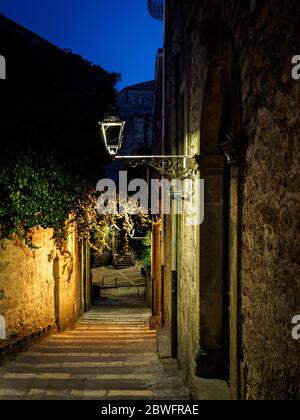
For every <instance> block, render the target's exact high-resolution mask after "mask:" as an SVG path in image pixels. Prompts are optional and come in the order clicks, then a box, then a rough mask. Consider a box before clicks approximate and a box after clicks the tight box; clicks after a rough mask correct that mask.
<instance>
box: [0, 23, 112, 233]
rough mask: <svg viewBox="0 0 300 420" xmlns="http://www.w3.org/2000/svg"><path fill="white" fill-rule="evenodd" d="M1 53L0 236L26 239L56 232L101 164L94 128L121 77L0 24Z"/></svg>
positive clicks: (99, 171)
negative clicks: (43, 230)
mask: <svg viewBox="0 0 300 420" xmlns="http://www.w3.org/2000/svg"><path fill="white" fill-rule="evenodd" d="M17 29H18V28H17ZM0 53H1V54H2V55H3V56H4V57H5V58H6V62H7V80H6V81H5V82H3V83H1V87H0V100H1V104H2V112H1V113H0V153H1V154H0V165H1V166H0V200H1V203H0V237H1V238H5V237H10V236H11V235H12V234H19V235H21V236H22V235H23V236H24V235H25V236H26V232H27V230H28V229H31V228H32V227H34V226H43V227H54V228H55V229H57V231H59V229H60V230H61V229H62V226H63V224H64V222H65V221H66V220H67V218H68V214H69V213H70V211H72V209H74V208H76V202H77V201H78V199H79V198H81V199H82V196H83V195H84V194H85V193H87V191H89V193H90V191H91V188H92V187H94V186H95V184H96V182H97V180H98V179H99V178H100V177H101V176H102V174H103V171H102V168H103V166H104V165H105V164H106V163H107V162H108V156H107V154H106V152H105V148H104V146H103V145H102V143H101V141H100V135H99V125H98V121H100V120H101V119H102V118H103V116H104V114H105V112H106V111H107V109H109V108H110V107H112V106H115V104H116V83H117V82H118V80H120V74H118V73H109V72H107V71H106V70H104V69H103V68H101V67H100V66H97V65H93V64H92V63H91V62H89V61H87V60H85V59H83V58H82V57H81V56H79V55H76V54H73V53H72V52H70V51H64V50H61V49H59V48H57V47H55V46H53V45H51V44H50V43H48V42H46V41H43V40H40V39H39V38H36V39H35V36H34V35H31V34H28V33H26V31H25V33H23V32H22V30H16V31H11V30H8V29H7V28H6V27H5V25H2V24H1V19H0ZM53 197H55V199H54V198H53ZM60 233H61V232H60Z"/></svg>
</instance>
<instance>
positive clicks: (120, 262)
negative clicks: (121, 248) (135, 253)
mask: <svg viewBox="0 0 300 420" xmlns="http://www.w3.org/2000/svg"><path fill="white" fill-rule="evenodd" d="M113 265H114V267H115V269H116V270H123V269H124V268H129V267H133V266H134V261H133V258H132V255H131V254H125V255H114V258H113Z"/></svg>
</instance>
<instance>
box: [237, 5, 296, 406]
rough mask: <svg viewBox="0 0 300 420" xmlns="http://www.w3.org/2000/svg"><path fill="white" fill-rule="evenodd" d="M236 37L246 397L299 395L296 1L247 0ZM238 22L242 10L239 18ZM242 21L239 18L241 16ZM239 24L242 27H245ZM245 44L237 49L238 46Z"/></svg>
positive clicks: (292, 396)
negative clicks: (294, 329)
mask: <svg viewBox="0 0 300 420" xmlns="http://www.w3.org/2000/svg"><path fill="white" fill-rule="evenodd" d="M250 3H251V4H250V7H249V9H248V10H247V15H245V16H247V18H248V21H250V22H251V26H250V27H248V29H247V32H248V33H247V35H248V39H249V47H248V48H245V47H246V46H247V45H245V44H243V42H241V40H239V37H238V36H239V30H241V29H237V33H236V43H237V45H238V47H239V50H240V56H239V58H240V67H241V80H242V97H243V117H244V133H245V137H246V139H247V143H248V148H247V152H246V162H245V163H246V168H245V173H244V185H243V213H242V244H243V249H242V273H241V279H242V316H243V325H242V327H243V328H242V343H243V351H244V367H245V374H246V387H245V390H244V397H245V398H249V399H288V398H297V399H299V398H300V379H299V378H300V364H299V350H300V347H299V342H296V341H293V340H292V338H291V320H292V317H293V316H294V315H295V314H298V313H300V265H299V264H300V142H299V134H300V131H299V124H300V118H299V109H300V108H299V105H300V83H299V82H296V81H294V80H292V78H291V69H292V67H291V64H290V63H291V58H292V56H293V55H295V53H298V54H299V51H300V42H299V41H300V38H299V35H300V34H299V21H298V17H299V13H300V4H299V2H295V1H274V2H270V1H259V2H258V1H257V2H256V1H252V2H250ZM244 22H245V17H244ZM245 23H246V22H245ZM245 23H244V26H245ZM243 47H244V50H243Z"/></svg>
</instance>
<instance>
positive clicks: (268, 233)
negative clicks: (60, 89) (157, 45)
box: [154, 0, 300, 400]
mask: <svg viewBox="0 0 300 420" xmlns="http://www.w3.org/2000/svg"><path fill="white" fill-rule="evenodd" d="M165 8H166V10H165V48H164V52H163V53H162V52H160V53H159V56H158V66H157V69H158V71H157V72H156V74H157V81H156V82H157V85H156V86H157V90H156V92H159V91H162V90H163V95H159V94H158V93H156V96H155V98H156V101H155V112H154V115H156V116H159V117H158V118H157V117H156V121H155V124H156V125H155V127H158V129H157V131H156V134H155V139H156V140H155V141H156V143H157V144H158V145H159V148H160V150H158V151H157V152H160V154H177V155H178V154H184V155H187V156H195V162H196V166H197V170H198V172H197V174H198V175H197V176H199V177H201V178H202V179H204V181H205V197H204V202H205V219H204V223H203V224H202V225H201V226H198V227H195V226H188V225H187V223H186V216H185V215H181V216H174V215H173V216H164V217H163V220H162V228H161V232H160V239H159V241H160V244H161V247H160V249H161V251H160V252H159V261H157V260H156V262H155V264H156V265H160V266H161V274H162V281H161V282H160V283H159V284H160V286H159V289H160V290H159V291H158V292H157V294H159V295H160V298H159V299H158V307H157V314H158V315H159V316H160V319H161V324H162V325H163V326H164V328H165V330H166V332H167V333H169V336H170V349H171V351H172V354H173V356H174V357H177V358H178V361H179V364H180V366H181V368H182V369H183V371H184V373H185V377H186V382H187V383H188V384H189V385H190V387H191V390H192V393H193V395H194V397H195V398H197V397H199V398H203V397H204V398H208V399H210V398H212V396H214V398H216V396H217V395H218V396H220V398H221V397H224V398H226V393H227V388H228V389H229V391H230V395H231V398H233V399H250V400H251V399H298V398H300V382H299V378H300V375H299V374H300V368H299V358H298V356H297V355H298V354H299V342H298V341H295V340H293V338H292V336H291V331H292V325H291V320H292V318H293V316H295V315H296V314H297V313H298V312H300V292H299V290H300V289H299V286H300V283H299V279H300V276H299V270H300V266H299V260H300V259H299V238H300V236H299V214H300V211H299V210H300V177H299V173H300V149H299V139H298V136H299V121H300V120H299V114H298V110H299V98H300V84H299V82H297V81H295V80H293V78H292V76H291V72H292V64H291V63H292V57H293V56H294V55H295V54H296V53H297V51H298V53H299V51H300V44H299V39H300V37H299V25H298V23H297V19H298V18H297V16H298V15H299V12H300V9H299V3H298V2H295V1H291V2H288V1H277V0H276V1H273V2H270V1H267V0H266V1H259V2H258V1H256V0H253V1H251V2H240V1H224V0H222V1H219V0H201V1H199V0H185V1H182V0H179V1H178V0H166V2H165ZM287 27H288V28H289V35H288V36H286V35H284V34H286V28H287ZM275 34H276V36H275ZM297 48H298V49H297ZM161 96H162V97H161ZM159 127H161V128H159ZM193 200H194V207H195V208H197V207H198V206H199V205H200V200H199V197H198V196H197V195H194V197H193ZM167 335H168V334H167Z"/></svg>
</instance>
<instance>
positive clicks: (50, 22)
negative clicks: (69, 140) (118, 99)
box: [0, 0, 163, 88]
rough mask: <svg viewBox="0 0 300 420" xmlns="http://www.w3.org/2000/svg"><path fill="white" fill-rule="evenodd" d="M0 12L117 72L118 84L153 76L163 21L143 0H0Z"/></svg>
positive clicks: (54, 41) (160, 41)
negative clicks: (119, 75) (160, 20)
mask: <svg viewBox="0 0 300 420" xmlns="http://www.w3.org/2000/svg"><path fill="white" fill-rule="evenodd" d="M0 13H2V14H4V15H5V16H7V17H9V18H10V19H12V20H14V21H16V22H18V23H19V24H21V25H23V26H25V27H26V28H28V29H30V30H32V31H33V32H36V33H37V34H39V35H40V36H42V37H43V38H45V39H47V40H48V41H50V42H52V43H53V44H55V45H57V46H59V47H61V48H71V49H72V50H73V51H74V52H75V53H78V54H81V55H82V56H83V57H84V58H86V59H88V60H91V61H92V62H93V63H94V64H99V65H101V66H102V67H104V68H105V69H106V70H109V71H116V72H120V73H122V77H123V80H122V82H121V83H120V85H119V88H123V87H124V86H127V85H131V84H135V83H139V82H143V81H146V80H150V79H153V78H154V66H155V57H156V52H157V49H158V48H161V47H162V39H163V34H162V33H163V24H162V22H159V21H156V20H154V19H152V18H151V16H150V15H149V13H148V9H147V0H127V1H126V0H0Z"/></svg>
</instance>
